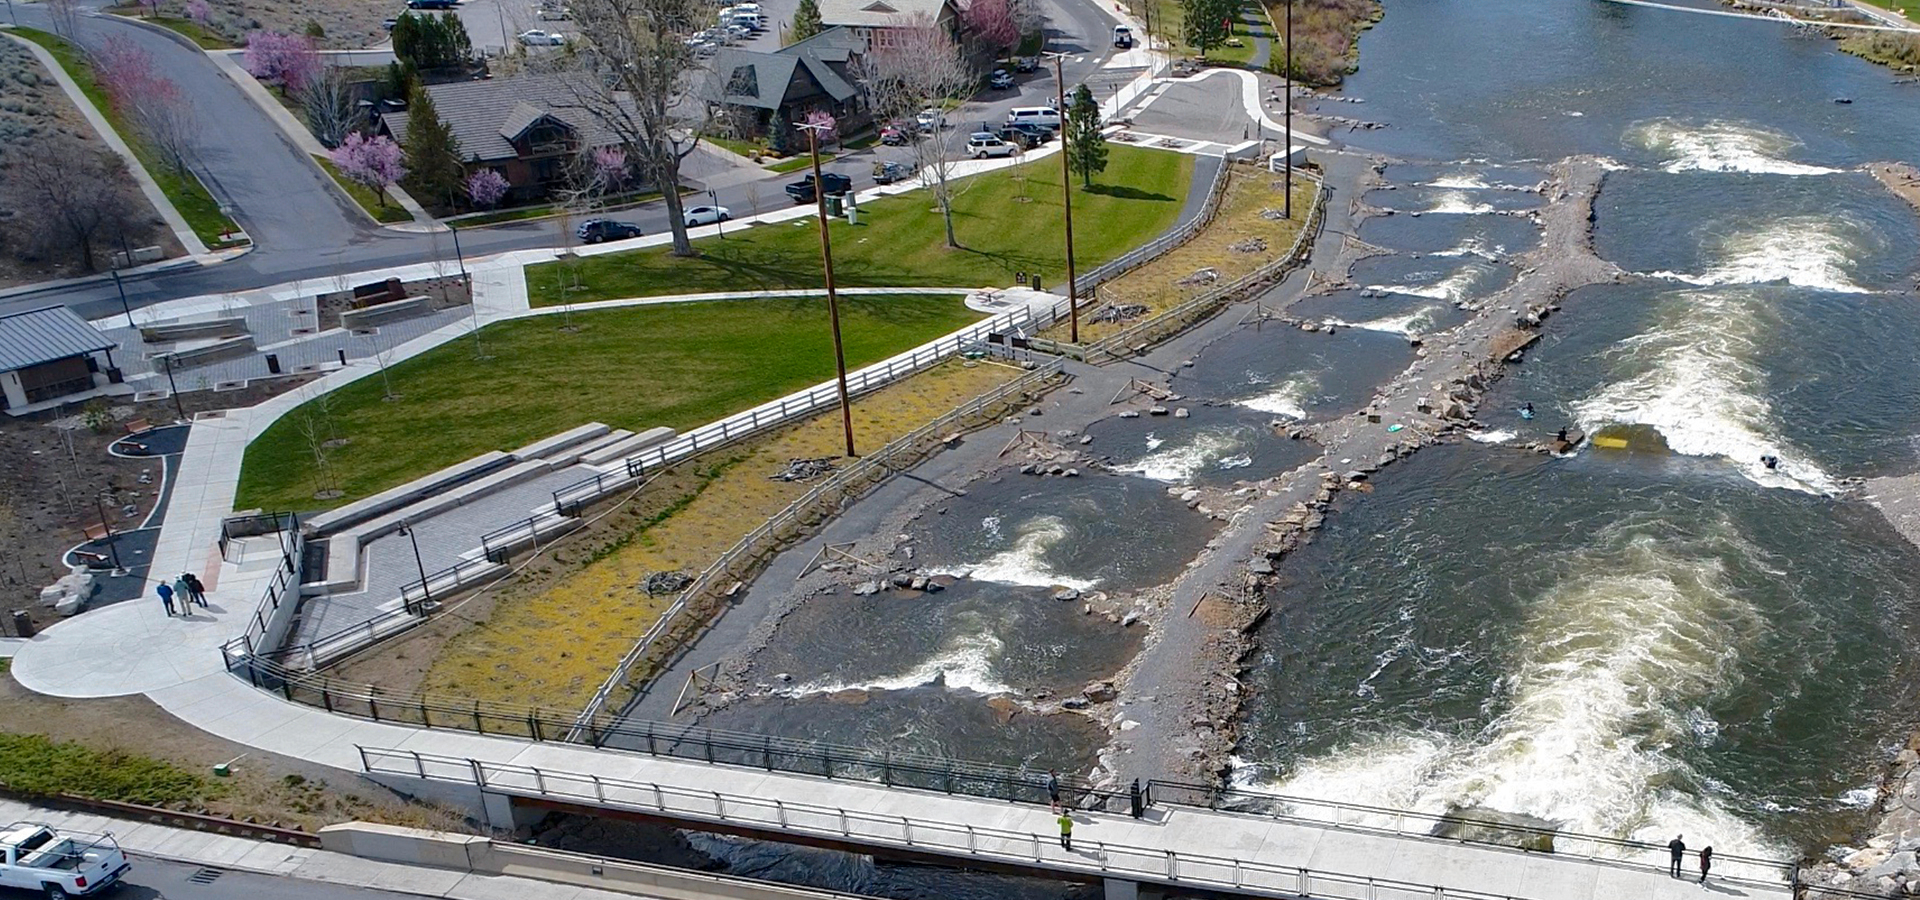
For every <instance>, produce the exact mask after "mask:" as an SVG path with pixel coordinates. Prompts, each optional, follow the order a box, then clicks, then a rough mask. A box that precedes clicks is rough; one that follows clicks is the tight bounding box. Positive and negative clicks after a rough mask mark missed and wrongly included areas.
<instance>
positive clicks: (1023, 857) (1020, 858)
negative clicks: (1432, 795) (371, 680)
mask: <svg viewBox="0 0 1920 900" xmlns="http://www.w3.org/2000/svg"><path fill="white" fill-rule="evenodd" d="M358 749H359V750H360V764H361V768H362V769H363V770H364V771H365V772H366V773H368V774H372V775H386V776H398V777H402V778H418V779H422V780H428V781H442V782H453V783H457V784H470V785H473V786H475V787H477V788H479V789H481V790H483V791H491V792H495V793H504V794H508V795H513V796H525V797H536V798H542V799H549V800H559V801H561V802H578V803H582V804H588V805H592V806H596V807H602V808H611V809H629V810H635V811H645V812H650V813H658V814H664V815H668V816H671V817H673V818H675V819H678V820H681V821H685V822H695V823H698V822H707V823H715V824H726V825H736V826H742V827H746V828H751V829H755V830H761V831H777V832H780V833H784V834H789V835H796V836H798V835H807V836H814V837H818V838H824V839H826V840H830V841H836V842H858V843H862V844H866V845H869V846H874V847H885V848H896V849H902V850H907V851H912V852H919V853H933V854H938V855H943V856H950V857H953V858H955V859H956V860H961V861H965V860H982V861H997V862H1001V863H1003V864H1012V865H1019V866H1031V867H1034V868H1038V869H1043V870H1049V871H1055V872H1072V873H1078V874H1087V875H1098V876H1102V877H1114V878H1125V879H1132V880H1139V881H1150V882H1156V883H1161V884H1177V885H1188V886H1192V887H1198V888H1212V889H1220V890H1232V891H1236V892H1240V893H1253V894H1256V895H1263V896H1270V897H1287V898H1294V897H1314V898H1324V900H1401V898H1404V900H1414V898H1418V900H1513V898H1512V897H1510V896H1507V895H1500V894H1491V893H1487V892H1484V891H1475V890H1470V889H1462V888H1454V887H1447V886H1445V885H1438V884H1423V883H1418V882H1409V881H1398V880H1395V879H1388V878H1375V877H1370V876H1364V875H1352V874H1347V873H1341V872H1328V871H1320V870H1315V869H1310V868H1307V867H1305V866H1285V865H1276V864H1274V863H1268V862H1261V861H1257V860H1248V859H1240V858H1236V857H1226V856H1214V855H1211V854H1199V853H1182V852H1178V851H1175V850H1172V849H1168V848H1165V847H1143V846H1137V845H1129V844H1118V843H1111V842H1107V841H1101V840H1095V839H1091V838H1089V837H1087V836H1085V833H1084V832H1083V833H1082V836H1081V837H1080V838H1078V839H1076V840H1075V841H1074V845H1075V846H1076V847H1077V848H1078V849H1076V850H1068V849H1066V848H1065V847H1062V846H1061V845H1060V843H1059V841H1058V838H1057V836H1056V835H1055V834H1051V833H1049V834H1040V833H1037V832H1028V831H1014V830H1009V829H1002V828H988V827H984V826H978V825H968V824H960V823H955V822H944V821H940V820H937V819H916V818H912V817H908V816H892V815H879V814H875V813H871V812H865V811H861V810H851V809H846V808H843V807H835V806H825V805H821V804H814V803H798V802H787V801H784V800H779V799H772V800H768V799H763V798H760V797H754V796H748V795H744V794H730V793H727V792H723V791H693V790H686V789H684V788H676V787H670V786H667V785H662V784H658V783H655V782H648V781H631V780H626V779H617V778H603V777H600V776H598V775H589V774H577V773H571V772H556V771H551V770H547V769H538V768H533V767H529V766H515V765H502V764H499V763H490V762H483V761H481V760H477V759H470V758H460V757H451V756H438V755H432V754H423V753H415V752H411V751H405V750H386V749H379V748H370V747H360V748H358Z"/></svg>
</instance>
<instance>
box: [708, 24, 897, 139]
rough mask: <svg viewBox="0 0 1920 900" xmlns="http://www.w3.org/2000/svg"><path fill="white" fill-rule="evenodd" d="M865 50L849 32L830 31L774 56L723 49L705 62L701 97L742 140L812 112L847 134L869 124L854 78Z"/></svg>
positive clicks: (862, 95)
mask: <svg viewBox="0 0 1920 900" xmlns="http://www.w3.org/2000/svg"><path fill="white" fill-rule="evenodd" d="M864 47H865V44H864V42H862V41H861V40H860V39H858V38H856V37H855V36H854V35H853V34H852V33H851V32H849V31H848V30H847V29H844V28H829V29H827V30H826V31H822V32H821V33H819V34H816V35H814V36H813V37H810V38H807V39H806V40H804V41H799V42H797V43H794V44H790V45H788V46H785V47H782V48H780V49H779V50H777V51H775V52H772V53H767V52H762V51H757V50H739V49H733V48H726V49H722V50H720V51H719V52H718V53H715V54H714V55H713V58H711V59H709V60H708V61H707V68H708V73H707V77H706V78H705V79H704V80H703V81H702V82H701V87H700V97H701V99H703V100H705V101H706V102H707V104H708V107H709V108H710V110H711V111H712V112H713V114H714V115H713V118H714V120H715V121H719V122H725V123H727V126H728V128H729V129H730V130H731V131H733V133H734V134H735V136H737V137H740V138H755V137H759V136H761V135H768V134H771V133H772V132H773V131H774V130H775V129H776V128H778V127H780V125H779V123H788V125H790V124H791V123H794V122H800V121H803V120H804V119H806V117H807V113H809V112H811V111H813V110H816V109H819V110H825V111H827V112H828V113H830V114H831V115H832V116H833V117H834V119H835V121H836V122H837V123H838V128H839V131H840V133H841V134H850V133H853V132H856V131H859V130H861V129H863V128H865V127H867V125H868V124H869V123H870V122H871V121H872V113H871V111H870V109H869V104H868V102H867V97H866V94H865V92H864V91H862V90H861V88H860V85H859V83H858V81H857V73H856V70H857V68H858V64H859V58H860V54H861V52H862V51H863V49H864Z"/></svg>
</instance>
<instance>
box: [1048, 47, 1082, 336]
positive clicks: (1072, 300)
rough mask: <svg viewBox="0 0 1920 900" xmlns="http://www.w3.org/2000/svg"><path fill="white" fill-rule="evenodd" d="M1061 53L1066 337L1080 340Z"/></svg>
mask: <svg viewBox="0 0 1920 900" xmlns="http://www.w3.org/2000/svg"><path fill="white" fill-rule="evenodd" d="M1063 55H1064V54H1060V53H1056V54H1054V55H1053V86H1054V91H1055V93H1056V95H1057V96H1058V97H1059V102H1060V208H1061V209H1063V210H1065V211H1066V214H1067V322H1068V325H1067V340H1069V341H1072V342H1073V343H1076V344H1078V343H1080V290H1079V287H1080V286H1079V282H1078V280H1077V278H1076V277H1075V275H1074V271H1073V175H1072V172H1071V170H1070V169H1069V168H1068V167H1067V156H1068V155H1069V154H1070V153H1071V148H1069V147H1068V146H1067V138H1068V136H1069V135H1071V134H1072V132H1070V131H1068V130H1067V121H1066V116H1067V81H1066V76H1065V75H1063V74H1061V72H1062V68H1061V65H1060V59H1061V57H1062V56H1063Z"/></svg>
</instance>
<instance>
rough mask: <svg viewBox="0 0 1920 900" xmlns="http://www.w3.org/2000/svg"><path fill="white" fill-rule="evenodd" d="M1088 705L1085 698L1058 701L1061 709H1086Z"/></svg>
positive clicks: (1069, 698)
mask: <svg viewBox="0 0 1920 900" xmlns="http://www.w3.org/2000/svg"><path fill="white" fill-rule="evenodd" d="M1089 705H1090V704H1088V703H1087V698H1085V697H1068V698H1067V699H1065V700H1062V701H1060V708H1061V709H1086V708H1087V707H1088V706H1089Z"/></svg>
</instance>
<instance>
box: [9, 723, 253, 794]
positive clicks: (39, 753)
mask: <svg viewBox="0 0 1920 900" xmlns="http://www.w3.org/2000/svg"><path fill="white" fill-rule="evenodd" d="M0 783H3V784H5V785H6V786H7V787H8V788H9V789H11V790H15V791H20V792H22V793H26V794H38V795H43V796H51V795H54V794H73V795H76V796H81V797H93V798H96V799H100V800H115V801H118V802H121V803H144V804H146V805H148V806H170V805H177V804H182V803H186V802H188V801H194V800H204V799H205V798H207V797H211V796H218V795H220V794H222V793H224V792H225V787H226V786H225V785H222V784H220V783H218V782H215V781H212V780H211V779H208V778H207V777H206V776H203V775H201V774H200V773H198V772H193V771H190V770H187V769H183V768H180V767H179V766H176V765H174V764H173V763H170V762H167V761H165V760H160V759H153V758H150V757H145V756H134V755H132V754H128V753H121V752H119V751H114V750H94V749H91V748H88V747H84V746H81V745H80V744H69V743H55V742H53V741H51V740H48V739H47V738H46V737H45V736H44V735H38V734H0Z"/></svg>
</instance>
